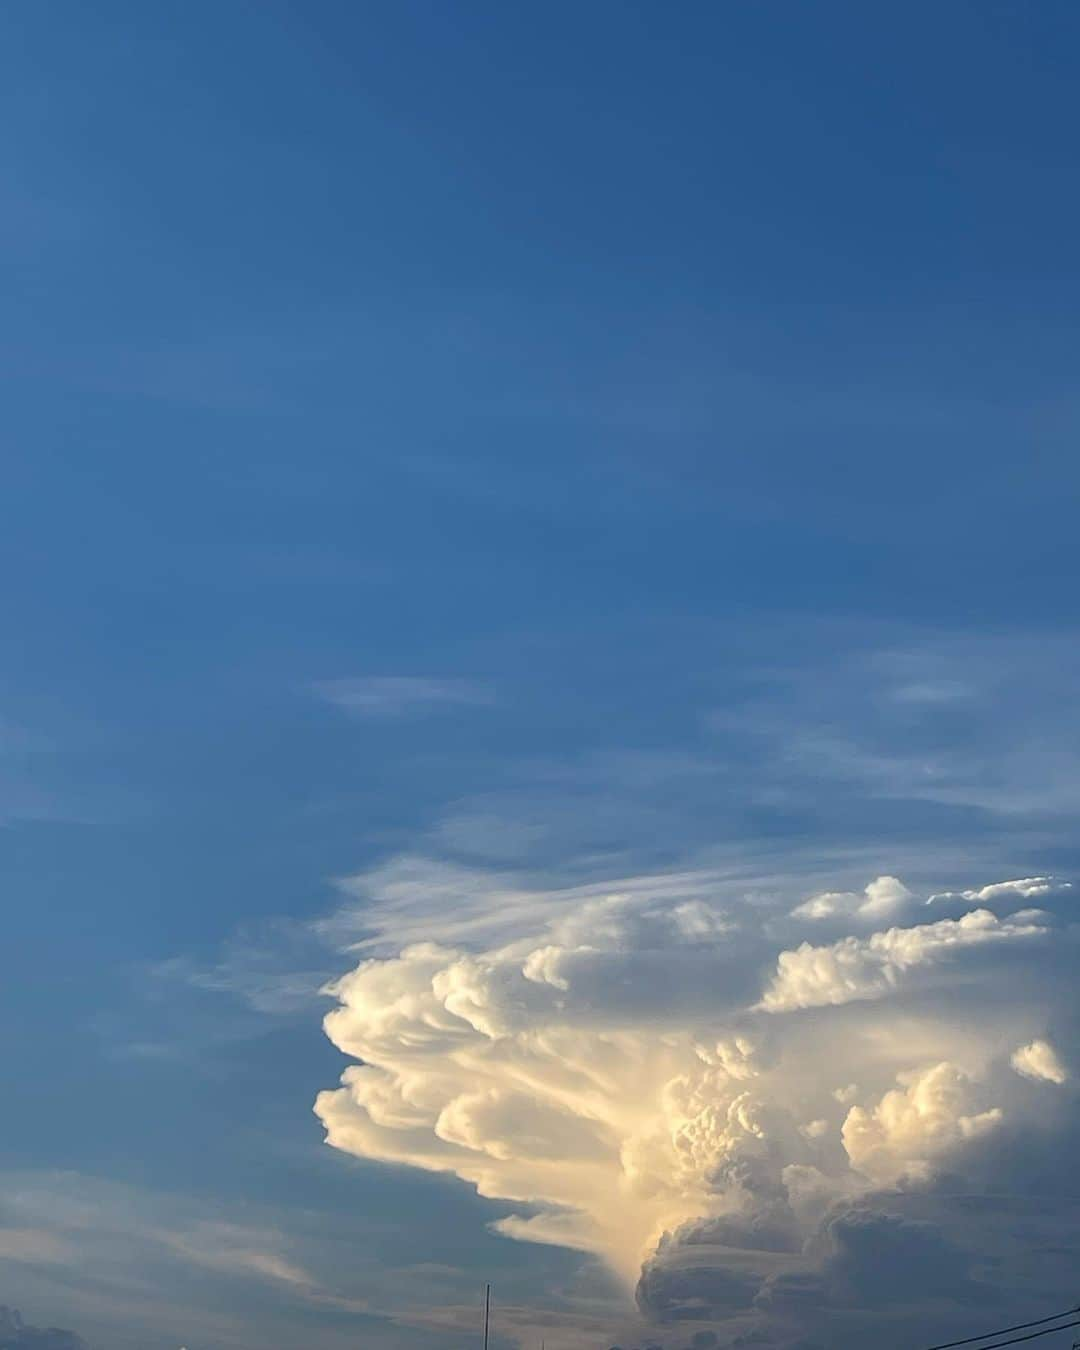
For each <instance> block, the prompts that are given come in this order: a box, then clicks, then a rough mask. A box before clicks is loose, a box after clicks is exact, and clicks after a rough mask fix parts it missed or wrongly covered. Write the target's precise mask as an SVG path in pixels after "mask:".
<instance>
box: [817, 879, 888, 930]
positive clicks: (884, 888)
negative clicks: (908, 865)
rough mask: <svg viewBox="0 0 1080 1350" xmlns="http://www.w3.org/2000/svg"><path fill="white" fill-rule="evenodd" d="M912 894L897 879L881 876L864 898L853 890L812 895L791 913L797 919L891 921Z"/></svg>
mask: <svg viewBox="0 0 1080 1350" xmlns="http://www.w3.org/2000/svg"><path fill="white" fill-rule="evenodd" d="M911 898H912V896H911V892H910V891H909V890H908V888H907V887H906V886H905V885H904V883H903V882H902V881H899V880H898V879H897V878H896V877H878V878H877V879H876V880H875V881H871V882H870V884H869V885H868V886H867V887H866V889H865V890H864V891H863V892H862V894H861V895H858V894H856V893H855V892H853V891H825V892H824V893H823V894H821V895H814V896H811V897H810V899H809V900H804V901H803V903H802V904H801V905H797V906H796V907H795V908H794V909H793V910H792V911H791V915H792V918H795V919H814V920H819V919H836V918H842V917H847V916H850V915H855V916H856V917H858V918H860V919H866V920H868V921H874V920H878V919H884V918H888V917H889V916H891V915H893V914H895V913H897V911H899V910H902V909H903V908H904V907H905V906H906V905H907V904H908V902H909V901H910V900H911Z"/></svg>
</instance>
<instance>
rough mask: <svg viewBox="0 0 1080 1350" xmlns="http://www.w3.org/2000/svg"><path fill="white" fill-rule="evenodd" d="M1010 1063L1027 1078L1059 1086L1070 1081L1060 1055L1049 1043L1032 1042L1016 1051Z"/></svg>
mask: <svg viewBox="0 0 1080 1350" xmlns="http://www.w3.org/2000/svg"><path fill="white" fill-rule="evenodd" d="M1009 1063H1010V1064H1011V1065H1012V1066H1013V1068H1014V1069H1015V1070H1016V1072H1017V1073H1019V1074H1022V1075H1023V1076H1024V1077H1025V1078H1041V1079H1042V1080H1043V1081H1044V1082H1047V1083H1057V1084H1058V1085H1059V1086H1060V1085H1061V1084H1062V1083H1065V1082H1067V1081H1068V1078H1069V1073H1068V1070H1067V1069H1066V1068H1065V1066H1064V1064H1062V1062H1061V1060H1060V1059H1059V1058H1058V1053H1057V1051H1056V1050H1055V1049H1054V1047H1053V1046H1052V1045H1050V1044H1049V1042H1047V1041H1032V1042H1031V1043H1030V1044H1029V1045H1022V1046H1020V1048H1019V1049H1017V1050H1014V1051H1013V1054H1012V1058H1011V1059H1010V1060H1009Z"/></svg>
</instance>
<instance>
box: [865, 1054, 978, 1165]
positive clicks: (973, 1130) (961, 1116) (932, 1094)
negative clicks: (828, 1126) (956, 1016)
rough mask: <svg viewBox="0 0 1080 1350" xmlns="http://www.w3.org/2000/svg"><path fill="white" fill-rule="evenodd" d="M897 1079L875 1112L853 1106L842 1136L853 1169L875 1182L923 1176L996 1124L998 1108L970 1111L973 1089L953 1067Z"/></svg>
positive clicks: (936, 1067)
mask: <svg viewBox="0 0 1080 1350" xmlns="http://www.w3.org/2000/svg"><path fill="white" fill-rule="evenodd" d="M898 1078H899V1081H900V1084H901V1086H900V1087H899V1088H893V1089H892V1090H891V1091H889V1092H887V1093H885V1095H884V1096H883V1097H882V1098H881V1100H880V1101H879V1102H878V1103H877V1105H876V1106H874V1107H872V1108H871V1109H869V1110H866V1109H864V1108H863V1107H861V1106H853V1107H852V1108H851V1110H850V1111H849V1112H848V1114H847V1118H846V1119H845V1121H844V1125H843V1129H842V1131H841V1137H842V1138H843V1141H844V1148H845V1149H846V1151H847V1155H848V1157H849V1158H850V1159H851V1163H852V1166H853V1167H855V1168H856V1170H858V1171H859V1172H862V1173H864V1174H865V1175H866V1176H868V1177H872V1178H873V1179H874V1180H875V1181H880V1182H893V1181H897V1180H898V1179H899V1178H901V1177H903V1176H907V1175H912V1174H914V1175H925V1173H926V1171H927V1169H928V1167H929V1166H930V1164H931V1163H932V1162H933V1161H934V1160H935V1159H937V1158H939V1157H941V1156H942V1155H943V1154H945V1153H948V1152H949V1151H950V1150H952V1149H955V1148H956V1147H957V1146H958V1145H960V1144H962V1143H964V1142H965V1141H966V1140H969V1139H975V1138H977V1137H978V1136H979V1135H981V1134H986V1133H987V1132H988V1131H990V1130H992V1129H994V1128H995V1126H997V1125H1000V1124H1001V1121H1002V1112H1001V1110H1000V1109H999V1108H998V1107H990V1108H989V1109H986V1110H982V1111H979V1110H977V1109H976V1108H975V1106H974V1105H973V1099H974V1097H975V1090H974V1086H973V1084H972V1083H971V1082H970V1080H969V1079H968V1078H967V1077H966V1076H965V1075H964V1074H963V1073H962V1072H961V1071H960V1070H959V1069H958V1068H957V1067H956V1065H955V1064H949V1063H941V1064H935V1065H934V1066H933V1067H931V1068H929V1069H926V1070H924V1071H923V1072H921V1073H920V1072H915V1073H904V1074H899V1075H898Z"/></svg>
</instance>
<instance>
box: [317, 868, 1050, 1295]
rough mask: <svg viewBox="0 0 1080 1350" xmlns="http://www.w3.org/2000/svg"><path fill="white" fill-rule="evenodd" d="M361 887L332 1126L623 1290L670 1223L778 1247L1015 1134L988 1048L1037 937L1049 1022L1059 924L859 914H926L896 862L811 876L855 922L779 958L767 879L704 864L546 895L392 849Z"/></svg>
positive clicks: (1026, 989) (1003, 1057)
mask: <svg viewBox="0 0 1080 1350" xmlns="http://www.w3.org/2000/svg"><path fill="white" fill-rule="evenodd" d="M362 887H363V890H364V891H365V892H366V893H367V894H372V893H373V891H374V894H375V904H374V913H372V912H370V911H369V912H368V914H367V922H368V924H369V925H370V928H369V936H368V937H367V938H366V939H365V942H366V943H367V945H366V946H365V947H363V948H362V950H364V951H366V952H369V953H373V954H371V955H368V956H366V957H365V959H363V960H362V961H360V963H359V964H358V965H357V966H356V968H355V969H354V970H352V971H351V972H349V973H348V974H347V975H345V976H344V977H343V978H341V979H340V980H338V981H337V982H336V983H335V984H334V985H333V986H332V990H331V992H332V993H333V994H334V996H335V997H336V998H337V1001H338V1006H337V1007H336V1008H335V1009H334V1010H333V1011H331V1012H330V1014H329V1015H328V1016H327V1018H326V1030H327V1034H328V1035H329V1037H330V1039H331V1040H332V1041H333V1042H334V1044H335V1045H337V1046H338V1047H339V1048H340V1049H341V1050H342V1051H343V1052H344V1053H345V1054H347V1055H349V1056H350V1057H352V1058H353V1059H354V1060H355V1061H357V1062H356V1063H355V1064H354V1065H353V1066H352V1067H350V1068H349V1069H347V1070H346V1072H345V1074H344V1075H343V1078H342V1082H341V1086H340V1087H339V1088H337V1089H333V1090H330V1091H327V1092H324V1093H322V1094H320V1096H319V1099H318V1101H317V1103H316V1111H317V1113H318V1115H319V1116H320V1118H321V1119H322V1121H323V1123H324V1125H325V1127H326V1131H327V1138H328V1141H329V1142H330V1143H331V1144H332V1145H333V1146H334V1147H337V1148H340V1149H343V1150H344V1151H346V1152H349V1153H352V1154H356V1155H358V1156H361V1157H365V1158H370V1159H375V1160H383V1161H386V1162H392V1163H395V1164H405V1165H409V1166H413V1167H418V1168H422V1169H426V1170H429V1171H435V1172H444V1173H448V1174H451V1175H454V1176H457V1177H459V1178H461V1179H462V1180H464V1181H466V1182H468V1183H470V1184H472V1185H474V1186H475V1187H476V1188H477V1189H478V1190H479V1192H480V1193H481V1194H482V1195H485V1196H489V1197H492V1198H497V1199H500V1200H503V1201H508V1202H510V1203H516V1204H519V1205H521V1206H527V1207H528V1212H523V1213H520V1214H512V1215H510V1216H509V1217H506V1218H503V1219H501V1220H499V1222H498V1225H497V1230H498V1231H499V1232H501V1233H503V1234H504V1235H506V1236H508V1237H514V1238H517V1239H519V1240H527V1241H536V1242H543V1243H554V1244H557V1245H563V1246H566V1247H570V1248H573V1249H575V1250H584V1251H590V1252H593V1253H596V1254H597V1255H599V1256H600V1257H602V1258H603V1259H604V1260H605V1261H606V1262H607V1263H608V1264H609V1265H610V1266H611V1268H612V1269H614V1270H615V1271H617V1272H618V1273H620V1274H621V1275H622V1276H623V1277H624V1278H625V1279H626V1280H628V1281H631V1280H633V1279H634V1278H635V1277H636V1275H637V1272H638V1269H639V1266H640V1262H641V1261H642V1259H643V1258H644V1257H648V1256H649V1253H650V1252H653V1251H655V1250H656V1248H657V1244H658V1242H659V1241H660V1239H661V1237H662V1235H663V1234H664V1233H665V1232H674V1231H675V1230H676V1229H679V1228H680V1227H681V1226H683V1225H687V1224H691V1225H694V1224H701V1223H705V1222H708V1223H709V1224H711V1225H712V1228H711V1229H710V1232H711V1233H712V1234H713V1235H714V1238H715V1234H716V1233H717V1232H718V1231H719V1229H717V1227H716V1225H717V1224H724V1225H727V1228H726V1229H725V1230H724V1231H725V1232H727V1233H728V1238H729V1239H730V1240H731V1241H734V1240H735V1237H734V1235H735V1234H736V1230H737V1229H738V1231H739V1232H742V1233H743V1234H744V1237H745V1240H746V1242H748V1243H750V1244H751V1246H750V1248H748V1250H755V1251H756V1250H758V1248H756V1247H753V1243H755V1242H756V1243H761V1242H763V1241H765V1240H766V1236H764V1235H765V1234H766V1232H767V1233H768V1234H771V1235H772V1236H769V1237H768V1241H769V1242H772V1243H774V1244H775V1243H776V1242H779V1241H780V1240H781V1238H780V1236H779V1234H780V1233H781V1231H783V1232H784V1233H787V1234H788V1235H789V1236H788V1237H787V1238H784V1239H783V1240H784V1241H789V1240H790V1241H791V1242H793V1243H795V1247H796V1248H797V1247H798V1246H799V1245H800V1244H801V1243H802V1242H803V1241H804V1240H807V1237H808V1235H809V1234H810V1233H811V1232H812V1231H813V1230H814V1227H815V1225H817V1224H818V1223H820V1222H821V1221H822V1216H823V1215H824V1214H826V1213H827V1212H828V1211H829V1208H830V1206H832V1205H834V1204H836V1203H839V1202H841V1201H842V1202H843V1203H850V1202H851V1201H852V1200H853V1199H854V1198H856V1197H858V1196H860V1195H866V1194H868V1193H869V1192H870V1191H871V1190H873V1188H875V1187H879V1186H881V1185H883V1184H891V1183H893V1182H897V1181H899V1180H900V1179H901V1178H906V1179H907V1183H908V1184H912V1183H913V1182H920V1183H921V1184H929V1183H930V1181H931V1179H932V1178H933V1177H934V1175H936V1173H937V1171H938V1169H940V1168H952V1167H955V1166H957V1165H958V1163H960V1162H962V1160H963V1158H964V1157H965V1156H967V1154H968V1152H969V1151H970V1150H971V1149H973V1148H974V1147H975V1146H976V1145H977V1144H979V1145H980V1146H981V1144H982V1143H983V1142H985V1141H986V1140H988V1139H991V1138H995V1137H998V1135H999V1134H1000V1133H1001V1132H1003V1131H1005V1130H1006V1129H1007V1128H1009V1127H1010V1124H1011V1126H1012V1127H1013V1128H1023V1122H1024V1120H1025V1119H1027V1118H1028V1117H1027V1116H1026V1115H1025V1111H1026V1110H1027V1108H1026V1107H1025V1102H1026V1101H1027V1098H1026V1096H1025V1093H1028V1092H1030V1091H1033V1090H1034V1089H1030V1088H1025V1087H1024V1086H1023V1085H1022V1083H1021V1082H1020V1081H1019V1080H1018V1079H1017V1078H1016V1076H1015V1075H1013V1074H1010V1073H1008V1071H1007V1061H1008V1053H1009V1051H1008V1048H1007V1047H1008V1046H1009V1045H1013V1046H1015V1044H1016V1043H1017V1032H1016V1028H1017V1027H1019V1026H1022V1027H1023V1029H1024V1032H1025V1033H1026V1034H1027V1035H1031V1034H1032V1032H1033V1031H1034V1030H1035V1028H1028V1026H1027V1019H1028V1018H1029V1017H1030V1008H1031V1004H1032V987H1033V981H1034V980H1035V979H1036V977H1035V975H1034V973H1033V971H1032V968H1031V963H1030V959H1029V953H1030V951H1031V948H1032V946H1033V945H1034V944H1039V945H1040V946H1041V947H1042V950H1043V958H1044V960H1043V964H1042V966H1041V968H1040V971H1039V974H1038V977H1037V984H1038V988H1039V998H1040V1001H1041V1004H1042V1005H1043V1007H1044V1009H1045V1008H1049V1009H1050V1012H1051V1016H1052V1014H1053V1009H1054V1007H1056V1006H1058V1005H1057V1003H1056V1000H1059V999H1060V1000H1062V1003H1061V1008H1060V1012H1061V1019H1062V1024H1063V1025H1064V1023H1065V1021H1067V1018H1066V1017H1065V1011H1064V1010H1065V1007H1066V1006H1067V1005H1066V1004H1065V1003H1064V1000H1066V999H1067V998H1068V993H1067V992H1065V991H1067V990H1068V989H1069V988H1070V987H1071V986H1069V984H1068V980H1067V974H1066V971H1065V964H1064V958H1063V957H1061V955H1060V952H1062V951H1063V950H1064V947H1063V946H1062V939H1063V937H1064V933H1063V932H1062V930H1061V929H1060V928H1058V929H1056V930H1055V927H1054V925H1055V922H1056V921H1055V919H1054V917H1053V915H1051V914H1046V913H1043V912H1041V911H1038V910H1031V909H1020V910H1018V911H1017V912H1015V913H1011V914H1008V915H1006V916H1005V917H999V916H997V915H995V914H994V913H993V912H991V911H990V910H989V909H986V908H973V909H969V910H968V911H966V912H965V913H963V914H962V915H961V916H960V917H959V918H946V919H940V920H937V921H936V922H929V923H914V922H910V921H909V922H908V923H907V924H906V926H899V925H896V924H894V925H893V926H889V927H885V926H881V927H878V928H877V929H876V930H875V929H874V923H875V922H877V923H878V924H881V923H882V920H884V919H885V918H887V917H894V916H896V915H897V914H904V915H909V916H914V915H918V914H925V913H926V911H925V909H923V908H921V905H920V902H919V901H918V898H917V897H915V896H913V895H912V893H911V892H910V891H909V889H908V888H907V887H905V886H904V885H903V883H902V882H900V881H898V880H897V879H896V878H895V877H891V876H882V877H879V878H878V879H877V880H876V881H874V882H871V883H870V885H868V886H867V887H866V888H865V889H864V890H862V891H861V892H860V891H858V890H853V891H838V892H829V893H827V894H831V895H842V896H845V897H850V898H851V899H850V902H847V901H846V902H845V904H844V905H837V906H836V908H835V910H834V912H833V914H832V915H831V916H830V919H831V922H832V923H833V924H834V925H850V926H851V928H852V929H854V930H855V931H852V932H847V933H845V934H844V936H843V937H841V938H839V939H838V940H837V941H835V942H831V943H828V944H824V945H818V946H814V945H811V944H809V943H804V944H802V945H801V946H799V947H797V948H794V949H791V948H789V947H786V946H785V945H784V942H785V940H786V938H785V935H788V934H790V932H791V928H792V920H791V903H792V902H791V898H790V897H789V896H788V895H787V894H785V893H784V891H783V890H782V889H780V888H777V889H770V888H769V887H767V886H761V885H750V884H748V883H747V881H746V880H745V879H743V880H742V881H741V882H740V884H739V885H738V886H734V885H732V884H731V883H730V880H724V879H721V878H718V877H717V876H716V875H710V874H707V873H696V874H691V873H685V874H680V875H679V876H677V877H660V878H637V879H629V880H625V881H622V882H619V883H616V884H613V885H612V886H610V887H602V886H588V887H580V888H574V889H572V890H567V891H551V892H544V891H529V890H527V889H525V888H523V887H521V886H520V885H519V886H517V887H515V886H511V885H510V884H509V883H508V882H506V881H505V879H501V878H499V877H497V876H496V877H493V876H491V875H489V874H485V873H482V872H466V871H464V870H463V869H451V870H447V869H445V868H439V867H435V868H431V867H430V866H429V867H428V868H427V869H426V870H425V868H424V866H422V865H421V864H419V863H416V862H411V863H405V862H401V863H398V864H395V865H394V866H392V867H390V868H388V869H386V870H384V872H383V873H382V875H381V877H380V878H379V879H378V880H373V879H372V877H371V876H369V877H367V878H365V879H364V880H363V883H362ZM804 894H805V891H804ZM395 924H399V925H400V927H401V929H402V931H404V932H405V933H407V934H408V935H409V940H408V941H406V942H405V943H404V944H403V945H402V946H400V947H398V948H397V949H394V948H392V947H390V946H389V937H390V934H391V933H392V932H393V930H394V926H395ZM425 924H426V926H427V927H428V929H429V931H430V932H431V933H432V934H433V935H434V936H435V940H432V941H426V942H424V941H416V940H415V938H416V936H417V935H419V934H420V933H421V932H423V931H424V927H425ZM868 929H870V931H867V930H868ZM1052 932H1055V933H1056V936H1057V939H1058V944H1057V946H1053V945H1052V944H1050V943H1049V942H1048V941H1047V939H1048V938H1049V936H1050V935H1051V933H1052ZM1055 953H1058V955H1057V956H1056V957H1055V955H1054V954H1055ZM1002 962H1005V963H1006V969H1007V976H1008V977H1007V978H1006V979H1004V980H1002V979H1001V978H1000V975H1001V969H1002ZM1010 963H1011V964H1010ZM770 970H771V971H772V974H771V975H770V973H769V972H770ZM946 971H947V973H948V978H947V979H946V978H944V975H945V973H946ZM908 995H911V996H913V997H912V999H910V1000H909V999H908ZM916 995H917V997H914V996H916ZM905 1000H907V1001H905ZM821 1009H828V1018H827V1019H823V1016H822V1014H821V1012H820V1011H819V1010H821ZM778 1013H783V1014H784V1015H783V1016H782V1017H781V1016H777V1014H778ZM1002 1069H1004V1071H1005V1072H1004V1078H1003V1077H1002V1073H1001V1070H1002ZM1002 1137H1003V1136H1002ZM972 1156H974V1155H972ZM740 1225H741V1227H740ZM755 1235H756V1236H755ZM741 1240H742V1239H740V1241H741ZM736 1245H738V1244H737V1243H736ZM756 1259H757V1258H755V1260H756ZM761 1278H764V1275H762V1276H761ZM753 1288H755V1289H756V1288H757V1284H754V1285H753ZM777 1296H779V1295H777ZM740 1297H741V1295H740Z"/></svg>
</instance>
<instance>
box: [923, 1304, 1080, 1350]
mask: <svg viewBox="0 0 1080 1350" xmlns="http://www.w3.org/2000/svg"><path fill="white" fill-rule="evenodd" d="M1075 1312H1080V1307H1075V1306H1074V1307H1072V1308H1066V1309H1065V1311H1064V1312H1059V1313H1054V1314H1053V1316H1052V1317H1036V1319H1035V1321H1034V1322H1017V1324H1016V1325H1015V1326H1014V1327H999V1328H998V1329H997V1331H984V1332H983V1334H982V1335H981V1336H968V1337H967V1338H966V1339H965V1340H962V1341H943V1342H942V1344H941V1345H931V1346H928V1347H927V1350H952V1348H953V1346H954V1345H974V1343H975V1342H976V1341H988V1340H990V1339H991V1338H992V1337H994V1336H1007V1335H1008V1334H1009V1332H1010V1331H1027V1329H1028V1327H1041V1326H1043V1325H1044V1324H1045V1323H1047V1322H1056V1321H1057V1320H1058V1318H1059V1317H1069V1316H1071V1314H1072V1313H1075ZM1075 1325H1076V1324H1075V1323H1074V1322H1070V1323H1069V1326H1075ZM1050 1330H1051V1331H1056V1330H1057V1328H1056V1327H1051V1328H1050ZM1039 1335H1040V1336H1045V1335H1046V1332H1045V1331H1040V1332H1039ZM1020 1339H1021V1340H1030V1339H1031V1337H1028V1336H1021V1337H1020ZM1007 1344H1009V1345H1011V1344H1012V1342H1011V1341H1009V1342H1007Z"/></svg>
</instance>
